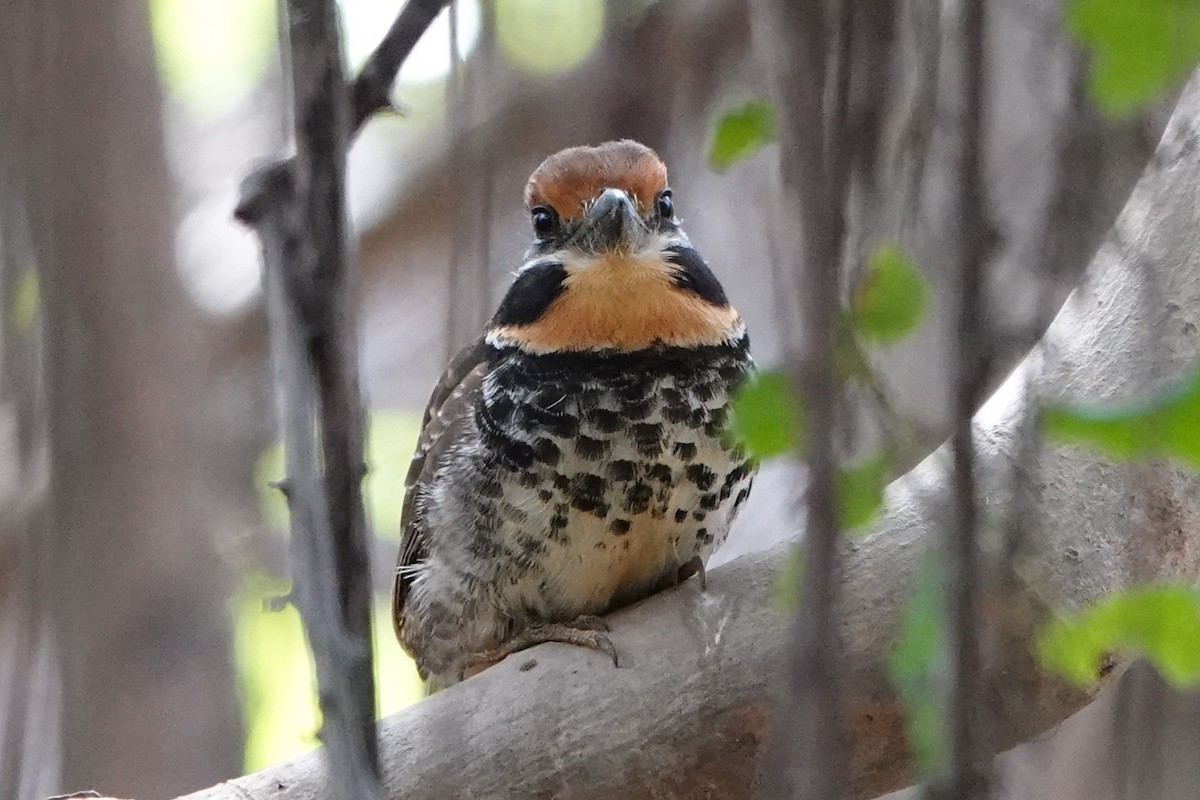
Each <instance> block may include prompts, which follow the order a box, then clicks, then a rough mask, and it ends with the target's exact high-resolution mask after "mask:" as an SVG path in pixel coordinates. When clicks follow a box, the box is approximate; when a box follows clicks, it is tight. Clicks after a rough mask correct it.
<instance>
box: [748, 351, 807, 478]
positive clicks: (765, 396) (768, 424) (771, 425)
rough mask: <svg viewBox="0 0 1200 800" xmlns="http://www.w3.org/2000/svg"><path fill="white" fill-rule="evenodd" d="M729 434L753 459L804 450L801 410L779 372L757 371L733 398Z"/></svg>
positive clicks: (800, 405) (801, 406) (794, 395)
mask: <svg viewBox="0 0 1200 800" xmlns="http://www.w3.org/2000/svg"><path fill="white" fill-rule="evenodd" d="M730 432H731V433H732V434H733V436H734V438H735V439H736V440H737V441H738V442H739V443H740V444H741V445H742V446H743V447H745V448H746V450H747V451H749V452H750V454H751V455H753V456H754V457H756V458H771V457H772V456H778V455H783V454H784V453H787V452H789V451H790V452H793V453H800V452H802V451H803V449H804V411H803V405H802V403H801V402H800V398H799V397H797V396H796V394H795V393H794V392H793V391H792V387H791V385H790V383H789V381H788V378H787V376H786V375H784V374H783V373H782V372H774V371H767V372H759V373H757V374H755V375H754V377H752V378H751V379H750V380H748V381H746V382H745V383H744V384H742V386H741V388H740V389H739V390H738V392H737V394H736V395H735V396H734V398H733V416H732V418H731V420H730Z"/></svg>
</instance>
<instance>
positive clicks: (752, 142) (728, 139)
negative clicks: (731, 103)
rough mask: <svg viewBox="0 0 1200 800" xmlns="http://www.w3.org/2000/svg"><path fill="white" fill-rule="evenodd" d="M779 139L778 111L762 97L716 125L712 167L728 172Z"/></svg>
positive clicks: (711, 143) (710, 151)
mask: <svg viewBox="0 0 1200 800" xmlns="http://www.w3.org/2000/svg"><path fill="white" fill-rule="evenodd" d="M774 139H775V107H774V106H773V105H771V104H770V103H769V102H768V101H766V100H764V99H762V98H761V97H755V98H751V99H750V100H747V101H746V102H745V103H743V104H742V105H740V106H738V107H737V108H734V109H732V110H730V111H726V112H725V113H724V114H722V115H721V116H720V117H718V118H717V121H716V124H715V125H713V133H712V138H711V139H710V140H709V143H708V163H709V164H711V165H712V167H713V169H715V170H718V171H720V170H726V169H728V168H729V167H731V166H733V165H734V164H736V163H737V162H739V161H741V160H742V159H743V158H745V157H746V156H748V155H750V154H751V153H753V152H754V151H756V150H758V149H759V148H760V147H762V146H763V145H764V144H766V143H767V142H770V141H773V140H774Z"/></svg>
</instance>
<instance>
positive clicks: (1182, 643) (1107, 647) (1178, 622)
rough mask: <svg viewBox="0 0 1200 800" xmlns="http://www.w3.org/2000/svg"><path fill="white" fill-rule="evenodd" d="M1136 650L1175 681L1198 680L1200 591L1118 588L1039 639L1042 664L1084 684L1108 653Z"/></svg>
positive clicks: (1053, 624) (1182, 684) (1052, 626)
mask: <svg viewBox="0 0 1200 800" xmlns="http://www.w3.org/2000/svg"><path fill="white" fill-rule="evenodd" d="M1122 651H1124V652H1135V653H1137V654H1138V655H1141V656H1143V657H1145V658H1146V659H1147V660H1149V661H1150V662H1151V663H1152V664H1154V666H1155V667H1157V668H1158V671H1159V672H1161V673H1162V675H1163V676H1164V677H1165V678H1166V679H1167V680H1169V681H1170V682H1171V683H1173V684H1174V685H1175V686H1177V687H1180V688H1183V687H1191V686H1195V685H1197V684H1200V590H1197V589H1196V587H1194V586H1186V585H1181V584H1165V585H1161V586H1144V587H1137V588H1134V589H1129V590H1126V591H1123V592H1118V593H1115V594H1112V595H1110V596H1109V597H1106V598H1104V599H1103V600H1100V601H1099V602H1097V603H1095V604H1094V605H1092V606H1091V607H1090V608H1088V609H1085V610H1083V611H1081V612H1079V613H1077V614H1072V615H1069V616H1064V617H1061V618H1059V619H1056V620H1054V621H1053V622H1051V623H1050V624H1049V625H1048V626H1047V628H1046V629H1045V630H1044V631H1043V632H1042V634H1041V636H1039V638H1038V642H1037V653H1038V657H1039V659H1040V660H1041V663H1042V664H1043V665H1044V666H1045V667H1047V668H1049V669H1052V670H1055V671H1057V672H1059V673H1061V674H1062V675H1064V676H1065V677H1067V678H1068V679H1070V680H1071V681H1074V682H1075V683H1077V684H1080V685H1084V686H1086V685H1088V684H1090V683H1092V682H1094V681H1095V680H1096V678H1097V676H1098V670H1099V669H1100V666H1101V664H1102V662H1103V659H1104V658H1105V656H1106V655H1109V654H1113V653H1117V652H1122Z"/></svg>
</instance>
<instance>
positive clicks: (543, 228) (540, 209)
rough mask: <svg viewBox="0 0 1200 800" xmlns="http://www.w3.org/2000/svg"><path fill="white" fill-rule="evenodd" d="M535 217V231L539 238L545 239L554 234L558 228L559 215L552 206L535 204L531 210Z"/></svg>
mask: <svg viewBox="0 0 1200 800" xmlns="http://www.w3.org/2000/svg"><path fill="white" fill-rule="evenodd" d="M529 213H530V215H531V216H532V217H533V232H534V233H535V234H537V237H538V238H539V239H545V238H548V237H550V236H552V235H553V234H554V231H555V229H557V228H558V215H557V214H555V213H554V209H553V208H550V206H534V207H533V209H532V210H531V211H530V212H529Z"/></svg>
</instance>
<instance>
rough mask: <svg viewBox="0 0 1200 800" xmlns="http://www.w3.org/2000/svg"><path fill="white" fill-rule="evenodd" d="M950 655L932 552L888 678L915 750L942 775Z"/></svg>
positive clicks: (928, 770) (924, 765)
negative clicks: (902, 707)
mask: <svg viewBox="0 0 1200 800" xmlns="http://www.w3.org/2000/svg"><path fill="white" fill-rule="evenodd" d="M944 654H945V642H944V633H943V628H942V571H941V566H940V563H939V561H938V559H937V555H936V553H931V554H929V555H927V556H926V557H925V558H924V559H923V560H922V561H921V564H920V567H919V568H918V570H917V575H916V581H915V584H914V586H913V595H912V597H911V598H910V599H909V601H908V605H907V607H906V608H905V611H904V619H903V621H902V622H901V626H900V639H899V641H897V642H896V646H895V647H894V648H893V649H892V652H891V654H890V655H889V657H888V674H889V675H890V676H891V679H892V683H893V685H895V687H896V690H897V691H898V692H899V693H900V697H901V699H902V700H903V701H904V705H905V708H906V710H907V718H906V727H907V731H908V740H909V746H910V747H911V748H912V751H913V755H914V756H915V758H916V761H917V766H918V767H919V768H920V769H921V771H922V772H923V773H924V774H926V775H930V774H935V773H937V772H938V771H940V767H941V765H942V764H944V763H945V759H946V752H947V746H946V740H945V736H944V734H943V730H942V724H941V720H942V693H941V686H942V684H943V682H944V678H945V671H946V670H945V663H944V658H945V655H944Z"/></svg>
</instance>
